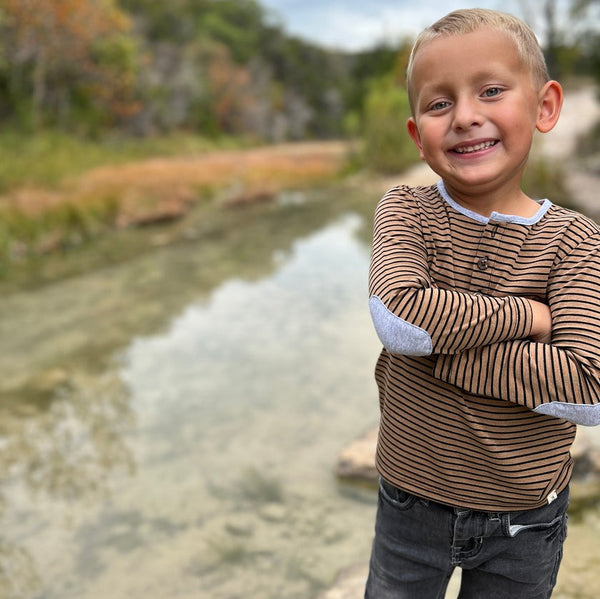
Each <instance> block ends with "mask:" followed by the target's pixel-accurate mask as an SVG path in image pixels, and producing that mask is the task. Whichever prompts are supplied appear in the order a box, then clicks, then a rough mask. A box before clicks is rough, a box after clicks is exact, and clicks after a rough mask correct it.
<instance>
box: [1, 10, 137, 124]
mask: <svg viewBox="0 0 600 599" xmlns="http://www.w3.org/2000/svg"><path fill="white" fill-rule="evenodd" d="M0 11H1V13H0V14H2V21H1V23H0V34H1V35H2V38H3V40H4V48H3V54H4V66H5V69H6V75H5V77H6V83H7V88H8V89H7V92H8V94H9V96H10V98H11V101H12V108H13V110H14V112H15V113H16V114H20V115H21V116H22V117H24V119H23V120H28V121H29V122H30V123H31V124H32V125H33V126H34V127H38V126H40V125H43V124H48V123H50V124H56V123H59V124H60V123H63V124H64V123H66V122H67V121H68V120H69V118H70V117H71V116H72V112H73V111H74V110H75V109H76V108H77V109H80V110H83V111H84V112H87V113H88V114H87V115H86V116H87V117H88V118H89V113H90V112H95V113H96V114H97V115H108V117H112V118H118V117H119V116H121V115H122V114H126V113H128V112H129V111H131V110H133V109H135V103H134V101H133V97H132V95H131V93H132V91H131V90H132V84H133V81H134V72H135V53H136V49H135V45H134V44H133V41H132V39H131V38H129V37H128V32H129V28H130V21H129V19H128V17H127V16H126V14H125V13H124V12H122V11H121V10H120V9H119V8H118V6H117V5H116V3H115V1H114V0H0ZM24 107H25V110H24V109H23V108H24Z"/></svg>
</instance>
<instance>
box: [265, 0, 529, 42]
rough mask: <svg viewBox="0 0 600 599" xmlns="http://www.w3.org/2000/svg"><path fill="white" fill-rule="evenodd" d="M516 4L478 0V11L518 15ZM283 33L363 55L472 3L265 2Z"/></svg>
mask: <svg viewBox="0 0 600 599" xmlns="http://www.w3.org/2000/svg"><path fill="white" fill-rule="evenodd" d="M515 4H516V5H518V4H519V0H504V1H502V0H480V1H479V2H478V6H480V7H486V8H495V9H498V8H500V9H502V10H507V11H511V8H512V9H514V10H513V12H517V13H518V6H516V7H515V6H514V5H515ZM262 5H263V6H264V7H266V8H267V9H271V10H273V12H274V14H275V15H279V16H280V18H281V19H282V21H283V24H284V26H285V29H286V31H288V33H290V34H292V35H297V36H299V37H302V38H303V39H306V40H310V41H312V42H315V43H318V44H321V45H324V46H327V47H330V48H339V49H343V50H361V49H365V48H368V47H372V46H373V45H375V44H376V43H378V42H381V41H388V40H389V41H397V40H398V39H401V38H402V37H406V36H410V37H414V36H415V35H416V34H417V33H418V32H419V31H421V30H422V29H423V28H424V27H426V26H427V25H429V24H431V23H433V22H434V21H436V20H437V19H439V18H440V17H442V16H443V15H445V14H446V13H448V12H450V11H451V10H455V9H458V8H467V7H470V6H472V4H471V3H465V2H460V1H459V0H425V1H423V0H421V1H419V2H415V1H414V0H370V1H369V2H365V0H327V1H323V0H263V1H262Z"/></svg>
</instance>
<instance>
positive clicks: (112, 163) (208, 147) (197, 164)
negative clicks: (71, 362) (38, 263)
mask: <svg viewBox="0 0 600 599" xmlns="http://www.w3.org/2000/svg"><path fill="white" fill-rule="evenodd" d="M11 141H13V138H11V137H10V135H9V134H5V136H4V137H3V138H0V163H1V164H2V173H1V174H2V194H1V195H0V264H1V265H2V270H3V271H6V270H7V268H8V266H9V265H11V264H16V263H20V262H23V261H25V260H30V259H32V258H37V257H39V256H43V255H45V254H48V253H51V252H55V251H57V250H61V249H62V250H64V249H68V248H71V247H73V246H78V245H81V244H82V243H83V242H85V241H87V240H90V239H94V238H97V237H98V236H100V235H103V234H106V233H107V232H109V231H111V230H118V229H124V228H130V227H139V226H145V225H150V224H155V223H160V222H165V221H172V220H176V219H178V218H181V217H182V216H184V215H185V214H187V212H188V211H189V210H190V209H191V208H192V207H193V206H195V205H197V204H198V203H200V202H206V201H216V202H218V203H219V204H220V205H233V204H242V203H247V202H253V201H256V200H261V199H268V198H270V197H273V196H274V195H275V194H277V193H278V192H279V191H281V190H283V189H290V188H298V187H307V186H313V185H317V184H320V183H323V182H324V181H330V180H331V179H332V178H335V177H336V176H337V175H338V173H339V172H340V170H341V169H342V168H343V165H344V164H345V157H346V146H345V144H342V143H337V142H335V143H304V144H288V145H281V146H264V147H258V148H256V147H255V148H244V147H243V143H240V142H237V143H235V144H234V143H233V142H231V141H230V142H221V143H220V144H216V143H211V142H207V141H206V140H203V139H200V138H193V137H176V138H175V137H171V138H165V139H160V140H158V139H157V140H145V141H143V142H142V141H134V140H128V141H119V140H116V139H114V140H105V141H103V142H102V143H91V142H85V141H81V140H76V139H74V138H70V137H67V136H64V135H63V136H58V135H56V134H52V135H51V134H48V135H43V136H41V137H39V138H35V139H29V140H16V139H14V141H15V145H14V146H13V151H12V153H11V148H10V146H11ZM19 144H20V145H19ZM232 146H235V147H232ZM3 274H5V272H2V271H1V270H0V276H2V275H3Z"/></svg>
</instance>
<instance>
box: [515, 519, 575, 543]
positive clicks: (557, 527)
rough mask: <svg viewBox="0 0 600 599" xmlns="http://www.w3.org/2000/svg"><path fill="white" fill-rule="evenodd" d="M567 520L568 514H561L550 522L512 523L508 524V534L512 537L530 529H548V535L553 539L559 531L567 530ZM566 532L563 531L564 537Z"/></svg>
mask: <svg viewBox="0 0 600 599" xmlns="http://www.w3.org/2000/svg"><path fill="white" fill-rule="evenodd" d="M566 520H567V515H566V514H561V515H560V516H557V517H556V518H554V519H553V520H551V521H550V522H536V523H532V524H510V523H509V525H508V535H509V536H510V537H516V536H517V535H518V534H520V533H522V532H524V531H526V530H530V531H540V532H542V531H546V537H547V538H548V539H551V538H552V537H554V536H555V535H556V534H557V533H562V532H563V530H565V531H566ZM564 536H565V534H564V533H563V537H564Z"/></svg>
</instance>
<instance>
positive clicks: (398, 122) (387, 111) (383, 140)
mask: <svg viewBox="0 0 600 599" xmlns="http://www.w3.org/2000/svg"><path fill="white" fill-rule="evenodd" d="M409 117H410V107H409V103H408V94H407V93H406V90H404V89H403V88H401V87H399V86H398V85H397V84H395V83H394V80H393V79H392V77H383V78H381V79H377V80H374V81H373V82H372V84H371V86H370V89H369V92H368V94H367V97H366V101H365V114H364V122H363V138H364V159H363V161H364V164H365V166H366V167H367V168H369V169H371V170H373V171H376V172H379V173H397V172H399V171H402V170H404V169H405V168H407V167H408V166H410V165H411V164H414V163H415V162H418V160H419V154H418V152H417V149H416V148H415V145H414V143H413V141H412V139H411V138H410V137H409V136H408V133H407V131H406V121H407V119H408V118H409Z"/></svg>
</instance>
